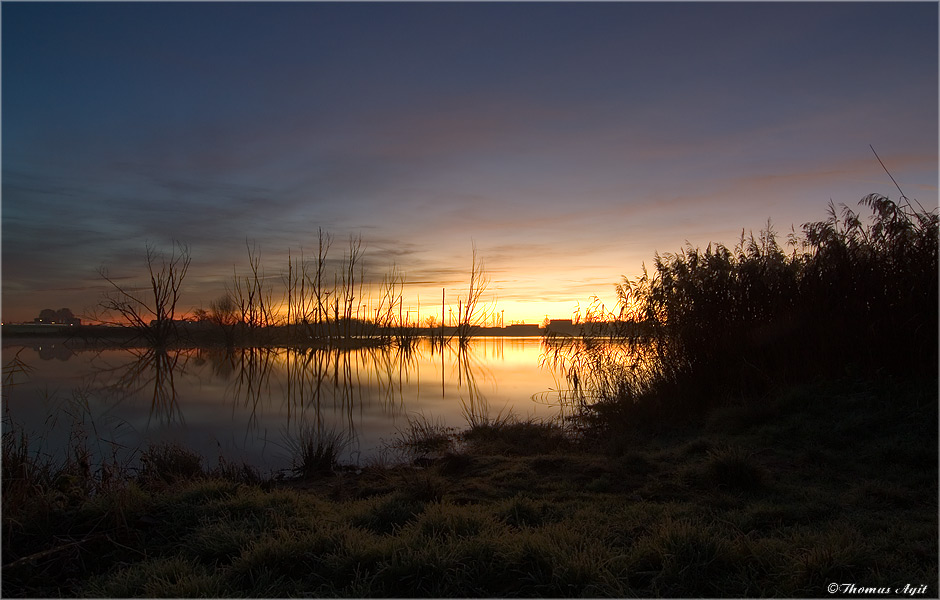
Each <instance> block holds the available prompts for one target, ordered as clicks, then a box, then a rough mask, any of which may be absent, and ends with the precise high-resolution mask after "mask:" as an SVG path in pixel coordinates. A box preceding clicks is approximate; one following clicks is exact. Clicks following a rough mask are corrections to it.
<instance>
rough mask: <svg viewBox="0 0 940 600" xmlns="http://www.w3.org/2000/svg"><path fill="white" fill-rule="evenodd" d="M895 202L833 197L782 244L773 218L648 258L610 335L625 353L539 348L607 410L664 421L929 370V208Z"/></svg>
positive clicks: (932, 218) (626, 290) (932, 274)
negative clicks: (812, 388) (828, 383)
mask: <svg viewBox="0 0 940 600" xmlns="http://www.w3.org/2000/svg"><path fill="white" fill-rule="evenodd" d="M902 202H903V203H902V204H898V203H895V202H894V201H892V200H890V199H888V198H887V197H885V196H881V195H877V194H871V195H868V196H866V197H865V198H863V199H862V200H861V201H860V203H859V204H861V205H863V206H865V207H867V208H868V209H870V212H871V214H870V216H869V218H868V220H867V222H866V221H863V220H862V218H861V217H860V216H859V215H858V214H857V213H856V212H855V211H853V210H852V209H850V208H848V207H846V206H843V207H842V208H841V210H837V209H836V207H835V206H834V205H832V204H830V206H829V209H828V216H827V218H826V219H825V220H823V221H819V222H813V223H806V224H804V225H803V228H802V233H801V234H797V233H796V232H795V230H794V231H791V233H790V234H789V235H788V236H787V241H786V242H785V246H786V247H787V249H785V247H784V246H781V244H780V243H779V242H778V239H777V233H776V232H775V231H774V228H773V226H772V224H771V223H770V222H769V221H768V223H767V225H766V227H765V228H763V229H762V230H761V231H760V232H759V234H758V235H757V236H755V235H754V234H753V233H752V234H750V235H748V236H745V235H744V233H743V232H742V234H741V238H740V240H739V242H738V243H737V245H736V246H734V247H733V248H728V247H726V246H724V245H722V244H709V245H708V246H707V247H706V248H705V249H704V250H702V249H700V248H693V247H691V246H688V247H686V248H685V249H683V250H680V251H679V252H677V253H668V254H662V255H660V254H657V255H656V256H655V260H654V271H653V272H652V273H650V272H648V271H647V270H646V269H645V267H644V271H643V273H642V274H641V275H640V276H639V277H637V278H635V279H633V280H625V281H624V282H623V283H622V284H621V285H619V286H618V288H617V292H618V296H619V297H620V300H621V305H620V307H619V308H620V310H619V312H618V313H617V314H616V315H614V317H615V318H613V319H612V322H611V324H610V325H608V326H607V331H608V332H612V333H610V334H609V335H608V336H607V337H608V338H611V337H612V338H614V339H616V340H617V341H619V342H623V341H626V342H628V345H627V346H626V347H627V348H628V352H627V354H625V355H622V356H618V355H617V354H616V353H615V352H614V351H611V349H610V348H609V347H607V346H605V345H604V344H603V343H602V337H600V336H597V335H591V334H588V333H586V334H585V335H584V336H583V338H582V339H581V340H575V341H573V342H568V343H569V344H578V345H577V346H569V347H567V348H565V347H561V349H560V350H559V349H558V346H557V345H556V347H555V349H554V354H555V356H554V357H552V356H551V351H550V352H548V353H547V356H549V360H551V361H553V362H555V363H556V364H561V365H563V366H565V367H567V368H568V371H569V377H568V380H569V383H570V384H571V388H572V391H578V392H579V393H580V394H582V395H584V394H588V395H589V396H590V399H591V400H592V401H593V402H594V403H595V404H597V405H598V406H599V408H601V409H602V410H608V411H611V410H614V408H613V407H612V406H611V403H612V402H613V403H615V404H616V403H619V406H620V408H622V409H626V408H627V407H630V406H633V405H636V404H644V405H646V407H647V408H649V407H651V406H658V408H657V409H656V410H655V413H656V414H657V415H658V416H659V417H663V416H666V415H670V414H671V415H674V416H681V417H690V416H694V415H695V414H698V413H699V412H700V411H701V410H707V409H710V408H712V407H714V406H716V405H718V404H722V403H724V402H727V401H728V400H731V399H736V398H745V397H749V398H754V397H760V396H761V395H762V394H766V393H767V392H768V390H771V389H774V388H778V387H781V386H785V385H789V384H793V383H796V382H801V381H813V380H817V379H832V378H839V377H869V378H886V377H887V378H904V377H907V376H912V375H914V376H920V375H923V374H925V373H933V374H934V375H936V373H937V326H938V322H937V310H936V307H937V305H938V294H937V276H936V274H937V254H938V251H937V246H938V243H937V233H938V227H937V225H938V215H937V211H936V210H934V211H932V212H925V211H923V210H915V209H914V208H913V207H912V205H911V204H910V202H907V201H906V199H903V201H902ZM556 344H558V342H557V341H556ZM550 348H551V346H550ZM578 388H580V389H578ZM617 410H619V409H617ZM634 412H637V411H636V410H635V411H634Z"/></svg>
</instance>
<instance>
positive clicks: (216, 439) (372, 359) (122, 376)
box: [3, 338, 558, 468]
mask: <svg viewBox="0 0 940 600" xmlns="http://www.w3.org/2000/svg"><path fill="white" fill-rule="evenodd" d="M33 350H35V351H34V352H32V353H31V352H30V350H29V349H24V350H23V351H22V352H24V353H23V354H20V355H19V357H20V358H22V359H23V360H24V361H25V362H26V363H28V364H29V365H30V367H31V368H33V371H32V372H30V374H29V377H28V380H29V381H28V383H29V384H30V385H22V386H18V387H17V389H16V391H15V393H13V394H11V397H10V398H9V399H8V400H9V401H8V402H7V407H8V409H9V410H10V411H12V412H14V413H16V414H17V415H18V419H19V420H20V422H31V423H32V424H33V426H34V430H35V431H41V430H42V428H43V427H44V423H45V422H46V421H47V420H48V419H47V417H48V415H49V414H50V413H51V412H54V411H56V410H59V408H57V406H59V405H58V404H56V403H54V402H51V401H47V400H49V398H48V396H50V395H56V394H58V395H67V394H68V392H69V390H71V389H76V388H79V387H80V388H82V389H83V390H84V392H83V394H85V396H86V397H87V398H88V402H89V414H91V415H93V416H94V417H95V418H96V419H98V421H107V422H109V423H121V424H122V428H121V435H122V436H123V438H122V443H123V444H124V445H125V446H128V447H139V446H140V445H143V444H146V443H149V442H153V441H166V442H174V443H181V444H183V445H186V446H188V447H191V448H193V449H195V450H197V451H199V452H201V453H202V454H203V456H204V457H206V459H207V460H209V461H211V460H213V458H214V455H216V454H221V455H224V456H225V458H226V459H228V460H244V461H246V462H249V463H250V464H254V465H259V466H263V467H271V468H283V467H285V466H287V465H288V463H289V460H288V455H289V453H290V448H291V444H292V443H294V442H295V441H296V440H298V439H300V437H301V436H307V437H308V438H309V437H310V436H311V435H317V436H327V437H329V436H330V435H332V436H334V437H337V438H342V439H343V440H345V441H346V453H345V456H344V459H345V460H352V461H355V460H358V459H359V458H361V457H367V456H369V455H370V454H372V453H374V452H376V450H377V449H379V448H381V447H382V444H383V441H391V440H392V439H393V438H394V437H395V435H396V430H397V428H398V427H401V426H404V425H405V424H406V423H407V419H408V417H410V416H413V415H415V414H421V415H423V416H426V417H429V418H432V419H436V420H438V419H439V420H441V421H443V422H445V423H446V424H447V425H448V426H453V427H458V428H462V427H465V426H466V425H467V423H468V422H470V423H472V422H479V421H480V420H481V419H489V418H493V417H494V416H496V415H506V414H508V413H509V412H510V411H511V412H512V413H513V414H516V415H518V416H520V417H527V416H538V417H545V418H551V417H554V416H556V414H557V412H558V408H557V407H556V406H551V405H550V403H546V402H544V397H543V396H544V394H543V392H545V391H546V390H551V389H553V388H554V387H555V386H556V385H557V379H555V378H553V376H552V373H550V372H548V371H546V370H544V369H540V367H539V356H540V352H541V346H540V340H538V339H522V338H506V339H493V338H489V339H486V338H481V339H478V340H473V341H472V342H471V343H469V344H464V345H458V344H451V345H443V346H442V345H440V344H436V343H432V342H430V341H429V340H421V341H419V342H418V343H417V344H415V345H413V346H408V347H401V348H396V347H386V348H374V347H370V348H359V349H336V348H334V349H323V348H305V349H292V348H235V349H228V350H226V349H225V348H196V349H183V350H165V351H156V350H153V349H134V350H125V349H121V350H119V349H108V350H98V351H94V352H91V351H75V352H74V354H73V355H72V356H71V358H70V359H69V360H68V361H67V362H60V361H52V362H50V361H46V360H42V359H40V357H39V356H38V349H33ZM3 352H4V357H5V358H4V360H5V364H6V362H7V360H8V358H11V357H13V356H14V355H16V352H17V349H16V348H15V347H13V346H8V347H5V348H4V350H3ZM49 390H52V392H51V393H50V392H49ZM44 394H45V396H46V397H44ZM535 396H539V397H540V399H541V400H543V401H542V402H533V397H535ZM60 404H61V403H60ZM44 411H45V414H43V412H44ZM99 428H100V427H99ZM100 429H103V428H100ZM102 435H110V434H102ZM113 435H114V436H115V439H116V436H117V434H113Z"/></svg>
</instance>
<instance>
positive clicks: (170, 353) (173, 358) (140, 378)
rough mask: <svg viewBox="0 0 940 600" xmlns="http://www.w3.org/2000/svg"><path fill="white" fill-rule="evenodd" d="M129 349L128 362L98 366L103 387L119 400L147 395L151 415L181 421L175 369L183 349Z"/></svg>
mask: <svg viewBox="0 0 940 600" xmlns="http://www.w3.org/2000/svg"><path fill="white" fill-rule="evenodd" d="M129 353H130V355H131V356H132V357H134V359H133V360H132V361H131V362H129V363H126V364H123V365H119V366H117V367H101V368H99V369H98V371H97V373H96V375H97V376H98V377H102V376H103V377H105V381H106V383H105V389H106V390H108V391H110V392H112V393H113V394H115V395H116V396H117V397H118V398H119V399H121V400H124V399H127V398H133V397H137V396H143V397H147V396H149V398H150V417H151V418H153V417H154V416H156V417H157V418H158V419H159V420H160V421H162V422H164V423H172V422H174V421H178V422H180V423H182V422H184V419H183V412H182V410H181V409H180V405H179V398H178V396H177V393H176V373H177V371H179V372H182V371H183V370H184V368H185V365H186V362H187V360H188V358H189V357H188V354H187V352H186V351H185V350H166V349H158V348H153V347H148V348H137V349H132V350H129ZM181 360H182V362H181ZM109 376H111V377H113V379H109V378H108V377H109Z"/></svg>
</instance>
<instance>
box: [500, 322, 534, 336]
mask: <svg viewBox="0 0 940 600" xmlns="http://www.w3.org/2000/svg"><path fill="white" fill-rule="evenodd" d="M504 329H505V331H506V335H542V330H541V329H539V326H538V325H527V324H525V323H514V324H512V325H507V326H506V327H505V328H504Z"/></svg>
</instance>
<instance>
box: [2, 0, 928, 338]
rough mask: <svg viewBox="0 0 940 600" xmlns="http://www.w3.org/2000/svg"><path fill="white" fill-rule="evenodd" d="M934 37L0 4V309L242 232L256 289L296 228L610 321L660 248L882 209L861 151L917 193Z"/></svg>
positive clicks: (436, 279) (538, 316)
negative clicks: (834, 209) (832, 209)
mask: <svg viewBox="0 0 940 600" xmlns="http://www.w3.org/2000/svg"><path fill="white" fill-rule="evenodd" d="M937 32H938V4H937V3H936V2H917V3H900V2H898V3H888V2H886V3H875V2H864V3H853V2H839V3H825V4H824V3H812V2H796V3H726V4H714V3H629V2H624V3H620V2H611V3H590V4H584V3H539V2H533V3H413V4H399V3H283V4H268V3H264V4H262V3H258V4H255V3H225V2H218V3H214V2H213V3H204V4H197V3H188V2H182V3H152V4H143V3H112V2H105V3H97V4H86V3H67V4H64V3H10V2H4V3H3V4H2V36H3V37H2V252H3V255H2V267H3V271H2V285H3V291H2V293H3V305H2V318H3V320H4V322H10V321H25V320H32V319H33V318H34V317H36V316H37V315H38V313H39V311H40V309H43V308H53V309H58V308H62V307H69V308H71V309H72V310H73V312H75V313H76V314H87V313H88V312H89V310H90V309H91V308H92V307H94V305H95V304H96V303H97V301H98V299H99V297H100V294H101V292H102V290H103V289H104V288H103V286H102V282H101V280H100V277H99V276H98V274H97V272H96V269H97V268H98V267H100V266H106V267H107V268H108V269H109V271H110V272H111V273H112V274H113V275H115V276H118V277H127V279H122V281H126V282H128V284H131V283H132V282H135V281H140V282H143V281H144V278H143V277H142V275H143V271H142V265H143V257H144V249H145V245H146V244H147V243H148V242H149V243H152V244H154V245H156V246H158V247H161V248H167V249H169V248H170V246H171V243H172V241H173V240H179V241H181V242H184V243H186V244H188V245H189V246H190V248H191V250H192V267H191V269H190V272H189V276H188V277H187V280H186V283H185V287H184V290H183V291H184V295H183V301H182V307H181V308H183V309H185V310H190V309H192V308H195V307H198V306H207V305H208V303H209V302H210V301H212V300H214V299H216V298H218V297H219V296H220V295H221V294H222V293H223V292H224V291H225V287H226V284H227V283H228V281H229V280H230V278H231V275H232V272H233V268H237V269H239V270H241V271H244V270H245V268H246V267H247V255H246V250H245V248H246V240H248V241H249V242H253V243H256V244H257V246H258V248H260V251H261V255H262V261H263V264H264V268H265V272H266V274H268V275H269V276H271V280H272V281H276V280H277V276H278V275H279V274H280V273H281V272H283V271H285V270H286V260H287V254H288V251H290V252H291V253H292V254H293V255H295V256H296V255H297V254H299V252H300V250H301V249H303V250H304V252H305V253H307V254H308V255H309V254H311V253H315V251H316V236H317V230H318V228H322V229H324V230H325V231H328V232H330V233H331V234H332V235H333V237H334V244H333V249H332V256H333V257H334V258H336V259H341V258H342V254H343V251H344V249H345V247H346V246H347V241H346V240H347V239H348V237H349V235H350V234H352V235H361V236H362V241H363V245H364V247H365V258H366V262H365V268H366V274H367V276H369V277H371V278H372V279H373V280H375V281H380V280H381V278H382V276H383V274H385V273H387V272H389V271H390V269H391V268H392V266H393V265H395V266H397V268H398V269H399V270H401V271H402V272H403V273H404V274H405V277H406V281H407V282H408V286H407V288H406V291H405V295H406V303H407V304H408V305H411V306H416V305H417V302H418V300H419V298H420V303H421V312H422V316H423V315H425V314H431V313H432V312H434V313H435V314H439V313H440V308H439V304H440V296H441V289H442V288H446V290H447V296H448V301H449V302H450V301H453V302H454V303H455V304H456V295H457V293H458V291H460V290H462V289H463V288H464V287H465V285H466V281H467V278H468V275H469V269H470V261H471V252H472V248H473V245H474V244H475V245H476V247H477V252H478V255H479V256H480V257H481V258H482V259H483V260H484V262H485V265H486V270H487V272H488V273H489V276H490V278H491V283H490V287H489V291H490V292H491V295H490V296H488V297H490V298H493V297H495V298H496V299H497V301H498V308H499V309H501V310H505V321H506V322H507V323H509V322H510V321H523V320H524V321H526V322H529V323H538V322H540V321H541V320H542V319H543V318H544V317H545V316H546V315H548V316H551V317H553V318H570V317H571V315H572V312H573V310H574V309H575V308H576V307H577V306H579V305H580V306H581V307H584V306H586V305H587V304H588V303H589V302H590V299H591V296H592V295H597V296H599V297H600V298H601V299H602V300H603V301H604V302H605V303H607V305H608V308H612V307H613V302H614V293H613V289H614V285H615V284H616V283H618V282H619V281H620V280H621V277H622V276H628V277H633V276H635V275H636V274H637V273H638V272H639V271H640V269H641V266H642V264H643V263H644V262H645V263H646V264H647V266H649V265H650V264H651V263H652V259H653V256H654V253H656V252H660V253H664V252H673V251H677V250H679V249H680V248H681V247H682V246H683V245H684V244H685V243H686V241H688V242H689V243H691V244H692V245H695V246H704V245H705V244H707V243H708V242H710V241H717V242H724V243H726V244H728V245H733V244H734V243H735V241H736V240H737V239H738V237H739V235H740V233H741V230H742V229H746V230H754V231H755V233H756V232H757V230H758V229H760V228H761V227H762V226H763V225H764V223H765V222H766V221H767V219H768V218H770V219H772V221H773V223H774V225H775V228H776V229H777V231H778V232H780V233H781V237H783V236H785V234H786V233H788V232H789V230H790V227H791V225H793V226H795V227H796V228H797V229H799V228H800V225H801V224H802V223H805V222H807V221H816V220H822V219H824V218H825V211H826V206H827V204H828V203H829V201H830V200H832V201H833V202H834V203H836V204H837V205H838V204H839V203H845V204H848V205H850V206H852V207H856V204H857V203H858V201H859V199H860V198H862V196H864V195H866V194H868V193H870V192H880V193H883V194H886V195H888V196H889V197H891V198H893V199H896V198H897V196H898V190H897V189H896V188H895V186H894V184H893V183H892V182H891V180H890V179H889V177H888V175H887V174H886V173H885V171H884V170H883V169H882V167H881V165H880V164H879V163H878V161H877V160H876V159H875V157H874V155H873V154H872V152H871V149H870V148H869V144H871V145H873V146H874V148H875V150H877V152H878V154H879V155H880V156H881V158H882V159H883V160H884V162H885V164H886V165H887V167H888V169H890V171H891V174H892V175H893V176H894V178H895V179H896V180H897V182H898V183H899V184H900V186H901V188H902V189H903V191H904V193H905V194H906V195H907V196H908V197H910V198H916V199H917V200H918V201H920V203H921V204H922V205H924V206H925V207H928V208H933V207H936V206H937V177H938V152H937V145H938V110H937V106H938V36H937ZM435 305H437V309H436V311H435V309H434V308H433V307H434V306H435ZM455 310H456V306H455Z"/></svg>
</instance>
